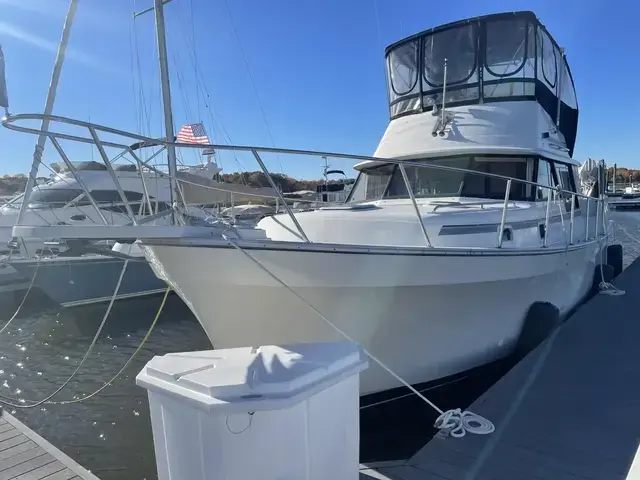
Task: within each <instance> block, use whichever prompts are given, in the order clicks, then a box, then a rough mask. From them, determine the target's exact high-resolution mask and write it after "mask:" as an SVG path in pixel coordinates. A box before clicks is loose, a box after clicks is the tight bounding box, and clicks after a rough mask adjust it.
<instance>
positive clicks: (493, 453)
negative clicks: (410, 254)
mask: <svg viewBox="0 0 640 480" xmlns="http://www.w3.org/2000/svg"><path fill="white" fill-rule="evenodd" d="M615 285H616V286H617V287H618V288H620V289H622V290H625V291H626V292H627V293H626V295H623V296H612V295H598V296H596V297H594V298H593V299H591V300H590V301H589V302H588V303H587V304H586V305H584V306H583V307H582V308H580V309H579V310H578V311H577V312H576V313H575V314H574V315H573V316H572V317H571V318H570V319H569V321H568V322H566V323H565V324H564V325H563V326H562V327H561V328H560V329H559V330H558V331H557V332H556V333H555V334H554V335H552V336H551V337H550V339H548V340H547V341H546V342H544V343H543V344H542V345H540V346H539V347H538V348H537V349H536V350H534V351H533V352H531V353H530V354H529V355H528V356H527V357H526V358H525V359H524V360H523V361H522V362H520V363H519V364H518V365H516V366H515V367H514V368H513V369H512V370H511V371H510V372H509V373H507V375H505V376H504V377H503V378H502V379H501V380H499V381H498V382H497V383H496V384H495V385H494V386H493V387H492V388H490V389H489V390H488V391H487V392H485V394H484V395H482V396H481V397H480V398H479V399H478V400H477V401H476V402H475V403H474V404H473V405H472V406H471V407H470V408H469V410H471V411H473V412H475V413H478V414H479V415H482V416H484V417H486V418H488V419H489V420H491V421H492V422H493V423H494V425H495V426H496V431H495V432H494V433H492V434H490V435H483V436H479V435H473V434H467V435H466V436H465V437H464V438H462V439H456V438H451V437H449V438H440V437H438V436H436V437H434V438H433V439H432V440H431V441H430V442H429V443H427V445H425V446H424V447H423V448H422V449H421V450H420V451H419V452H418V453H416V454H415V455H414V456H413V457H412V458H411V459H409V460H408V461H407V462H405V464H404V465H403V466H393V467H388V468H384V467H382V468H374V469H366V468H361V475H360V477H361V479H363V480H364V479H366V478H382V479H385V480H407V479H410V480H414V479H416V480H417V479H421V480H431V479H433V480H462V479H464V480H501V479H505V480H512V479H516V478H517V479H519V480H520V479H522V480H529V479H530V480H544V479H549V478H553V479H557V480H616V479H620V480H624V479H627V478H628V477H627V475H628V473H629V469H630V467H631V464H632V462H633V460H634V457H635V456H636V453H637V450H638V442H639V441H640V416H638V415H637V414H636V410H637V405H639V404H640V387H638V386H636V385H637V382H635V381H634V380H635V379H637V378H640V349H639V348H638V338H640V321H638V319H639V317H638V315H637V313H636V312H637V292H638V290H640V260H636V261H635V262H634V263H632V264H631V265H630V266H629V267H628V268H627V269H625V271H624V272H623V273H622V274H621V275H620V276H619V277H618V279H616V281H615ZM638 457H639V459H638V460H636V462H640V454H638ZM363 467H366V466H363ZM410 467H413V470H409V468H410ZM638 468H640V465H639V466H638ZM409 472H410V473H409ZM416 472H417V473H416ZM374 474H377V475H381V476H380V477H376V476H374ZM412 475H413V476H412Z"/></svg>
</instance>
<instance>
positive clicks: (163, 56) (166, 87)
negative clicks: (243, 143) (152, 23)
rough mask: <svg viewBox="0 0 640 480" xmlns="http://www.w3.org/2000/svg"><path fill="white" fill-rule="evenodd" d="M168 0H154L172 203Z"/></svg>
mask: <svg viewBox="0 0 640 480" xmlns="http://www.w3.org/2000/svg"><path fill="white" fill-rule="evenodd" d="M165 3H167V0H154V12H155V19H156V39H157V43H158V61H159V63H160V84H161V88H162V106H163V111H164V129H165V136H166V138H167V141H168V142H171V144H170V145H167V161H168V164H169V177H170V178H169V181H170V183H171V192H170V193H171V196H170V199H171V204H172V205H173V203H174V195H177V191H178V190H177V188H178V185H177V183H176V173H177V166H176V147H175V145H173V142H174V141H175V134H174V131H173V110H172V107H171V84H170V82H169V65H168V62H167V39H166V35H165V23H164V4H165Z"/></svg>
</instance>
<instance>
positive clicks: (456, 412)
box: [222, 233, 495, 438]
mask: <svg viewBox="0 0 640 480" xmlns="http://www.w3.org/2000/svg"><path fill="white" fill-rule="evenodd" d="M222 237H223V238H224V239H225V240H226V241H227V242H229V243H230V244H231V245H232V246H233V247H234V248H235V249H236V250H238V251H239V252H241V253H242V254H243V255H244V256H246V257H247V258H248V259H249V260H251V261H252V262H253V263H254V264H255V265H257V266H258V267H259V268H260V269H261V270H262V271H264V272H265V273H266V274H267V275H269V276H270V277H271V278H272V279H274V280H275V281H276V282H277V283H279V284H280V285H282V286H283V287H284V288H285V289H287V290H288V291H289V292H290V293H291V294H293V295H294V296H295V297H296V298H297V299H298V300H300V301H301V302H302V303H304V304H305V305H306V306H307V307H309V308H310V309H311V310H312V311H313V312H314V313H315V314H316V315H318V316H319V317H320V318H321V319H322V320H324V321H325V322H326V323H328V324H329V325H330V326H331V327H332V328H333V329H334V330H335V331H336V332H338V333H339V334H340V335H342V336H343V337H344V338H346V339H347V340H348V341H350V342H353V343H358V342H356V341H355V340H354V339H353V338H351V337H350V336H349V335H347V334H346V333H345V332H343V331H342V330H341V329H340V328H339V327H338V326H337V325H335V324H334V323H333V322H332V321H331V320H329V319H328V318H327V317H325V316H324V315H323V314H322V312H320V311H319V310H318V309H317V308H316V307H314V306H313V305H311V304H310V303H309V302H307V301H306V300H305V299H304V298H303V297H302V296H301V295H300V294H299V293H298V292H296V291H295V290H293V289H292V288H291V287H290V286H289V285H287V284H286V283H285V282H283V281H282V280H281V279H280V278H279V277H278V276H277V275H276V274H275V273H273V272H272V271H271V270H269V269H268V268H267V267H265V266H264V265H263V264H262V263H260V261H259V260H257V259H256V258H254V257H253V256H252V255H251V254H250V253H249V252H247V251H246V250H244V249H243V248H242V247H241V246H240V245H238V244H237V243H236V242H235V241H234V240H233V239H231V238H229V237H228V236H227V235H226V234H224V233H223V234H222ZM361 348H362V351H363V352H364V353H365V354H366V355H367V356H368V357H369V358H371V360H373V361H374V362H375V363H377V364H378V365H379V366H380V367H382V368H383V369H384V370H385V371H386V372H387V373H389V374H390V375H391V376H392V377H393V378H395V379H396V380H398V381H399V382H400V383H401V384H402V385H404V386H405V387H407V388H408V389H409V390H411V392H413V393H414V394H415V395H417V396H418V398H420V399H421V400H423V401H424V402H425V403H427V404H428V405H429V406H431V407H432V408H433V409H434V410H435V411H436V412H438V414H439V416H438V418H437V419H436V421H435V423H434V426H435V427H436V428H438V429H440V430H442V431H443V432H445V433H448V434H450V435H451V436H452V437H455V438H461V437H464V436H465V434H466V432H469V433H474V434H476V435H488V434H490V433H492V432H493V431H494V430H495V427H494V425H493V423H491V422H490V421H489V420H488V419H486V418H484V417H482V416H480V415H478V414H476V413H473V412H470V411H468V410H465V411H461V410H460V409H459V408H455V409H450V410H447V411H443V410H442V409H441V408H439V407H438V406H437V405H436V404H434V403H433V402H432V401H431V400H429V399H428V398H427V397H425V396H424V395H422V393H420V392H419V391H418V390H416V389H415V388H414V387H413V386H411V384H409V382H407V381H406V380H404V379H403V378H402V377H401V376H400V375H398V374H397V373H395V372H394V371H393V370H391V368H389V367H388V366H387V365H385V364H384V362H382V360H379V359H378V358H377V357H375V356H374V355H373V354H372V353H371V352H369V351H368V350H367V349H366V348H364V347H362V346H361ZM454 432H455V433H454Z"/></svg>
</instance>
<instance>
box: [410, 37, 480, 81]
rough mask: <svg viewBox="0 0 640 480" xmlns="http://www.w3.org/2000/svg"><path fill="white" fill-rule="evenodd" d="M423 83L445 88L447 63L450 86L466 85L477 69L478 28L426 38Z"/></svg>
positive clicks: (423, 46)
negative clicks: (476, 29) (465, 82)
mask: <svg viewBox="0 0 640 480" xmlns="http://www.w3.org/2000/svg"><path fill="white" fill-rule="evenodd" d="M422 48H423V63H424V79H425V80H426V82H427V83H428V84H429V85H430V86H432V87H441V86H442V85H443V84H444V61H445V59H446V60H447V85H452V84H455V83H460V82H463V81H466V80H467V79H468V78H469V77H471V75H472V74H473V72H474V70H475V68H476V33H475V25H464V26H462V27H456V28H450V29H448V30H444V31H441V32H438V33H434V34H432V35H428V36H426V37H424V43H423V45H422Z"/></svg>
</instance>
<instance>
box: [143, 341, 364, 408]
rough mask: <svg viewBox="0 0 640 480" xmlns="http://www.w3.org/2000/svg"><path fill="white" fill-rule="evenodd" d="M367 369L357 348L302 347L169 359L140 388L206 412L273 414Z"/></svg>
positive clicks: (156, 364)
mask: <svg viewBox="0 0 640 480" xmlns="http://www.w3.org/2000/svg"><path fill="white" fill-rule="evenodd" d="M366 367H367V360H366V357H365V354H364V352H363V351H362V349H361V348H360V347H359V346H358V345H357V344H355V343H351V342H337V343H302V344H295V345H284V346H273V345H267V346H262V347H258V348H254V347H241V348H231V349H223V350H208V351H201V352H185V353H169V354H167V355H163V356H157V357H154V358H153V359H151V361H149V363H147V365H146V366H145V367H144V368H143V369H142V371H141V372H140V373H139V374H138V376H137V377H136V383H137V384H138V385H140V386H142V387H145V388H147V389H149V390H151V391H154V392H163V393H166V394H168V395H171V396H173V397H175V398H176V399H178V398H181V399H183V400H185V401H187V402H189V403H190V404H192V405H194V406H196V407H198V408H202V409H205V410H207V411H209V410H213V409H220V408H226V409H227V410H230V411H245V410H247V409H250V410H251V411H253V410H273V409H280V408H285V407H287V406H290V405H292V404H294V403H298V402H300V401H303V400H305V399H306V398H308V397H310V396H311V395H313V394H314V393H316V392H318V391H321V390H323V389H325V388H327V387H329V386H331V385H333V384H335V383H337V382H339V381H340V380H342V379H343V378H346V377H349V376H351V375H355V374H357V373H358V372H360V371H362V370H364V369H365V368H366Z"/></svg>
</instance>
